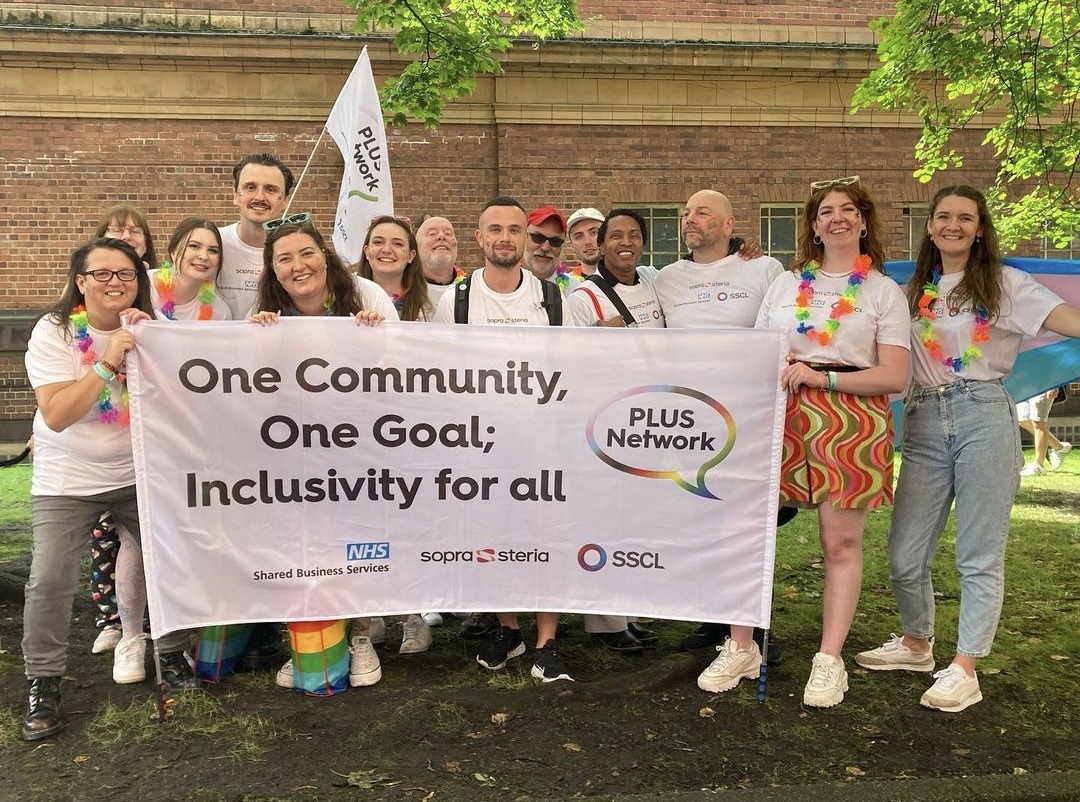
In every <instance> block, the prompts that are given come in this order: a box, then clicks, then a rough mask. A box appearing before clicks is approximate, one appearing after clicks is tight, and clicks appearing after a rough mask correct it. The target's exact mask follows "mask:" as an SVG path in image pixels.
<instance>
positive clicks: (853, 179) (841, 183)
mask: <svg viewBox="0 0 1080 802" xmlns="http://www.w3.org/2000/svg"><path fill="white" fill-rule="evenodd" d="M858 183H859V177H858V176H857V175H849V176H847V177H846V178H831V179H829V180H828V181H811V182H810V189H825V188H826V187H849V186H851V185H852V184H858Z"/></svg>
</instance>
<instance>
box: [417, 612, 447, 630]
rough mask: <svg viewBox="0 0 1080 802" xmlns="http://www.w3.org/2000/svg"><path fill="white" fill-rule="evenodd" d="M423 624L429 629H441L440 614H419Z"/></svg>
mask: <svg viewBox="0 0 1080 802" xmlns="http://www.w3.org/2000/svg"><path fill="white" fill-rule="evenodd" d="M420 615H421V617H422V618H423V619H424V623H425V624H427V625H428V626H429V627H441V626H442V625H443V620H442V613H421V614H420Z"/></svg>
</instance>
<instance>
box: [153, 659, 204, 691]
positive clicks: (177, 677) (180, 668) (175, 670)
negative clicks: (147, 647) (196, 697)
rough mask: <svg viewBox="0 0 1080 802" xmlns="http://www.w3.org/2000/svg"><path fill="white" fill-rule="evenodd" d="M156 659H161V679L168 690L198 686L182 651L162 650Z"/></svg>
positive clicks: (192, 688)
mask: <svg viewBox="0 0 1080 802" xmlns="http://www.w3.org/2000/svg"><path fill="white" fill-rule="evenodd" d="M158 659H159V660H160V661H161V681H162V682H164V683H165V684H166V685H167V686H168V688H169V690H170V691H194V690H196V689H197V688H198V687H199V681H198V680H197V679H196V678H195V672H194V671H192V670H191V663H189V662H188V660H187V657H186V656H185V655H184V653H183V652H182V651H180V652H162V653H161V655H160V657H159V658H158Z"/></svg>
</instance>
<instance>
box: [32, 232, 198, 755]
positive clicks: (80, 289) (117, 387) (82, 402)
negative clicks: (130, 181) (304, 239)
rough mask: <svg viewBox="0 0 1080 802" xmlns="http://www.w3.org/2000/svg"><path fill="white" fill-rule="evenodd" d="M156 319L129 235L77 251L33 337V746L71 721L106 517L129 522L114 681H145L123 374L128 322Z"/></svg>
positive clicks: (170, 640)
mask: <svg viewBox="0 0 1080 802" xmlns="http://www.w3.org/2000/svg"><path fill="white" fill-rule="evenodd" d="M152 316H153V308H152V307H151V305H150V282H149V278H148V276H147V273H146V271H145V270H144V269H143V265H142V260H141V259H140V258H139V255H138V254H137V253H136V252H135V251H134V250H132V248H131V247H130V246H129V245H127V244H126V243H125V242H122V241H120V240H115V239H95V240H92V241H91V242H89V243H87V244H86V245H83V246H82V247H80V248H79V249H77V250H76V251H75V252H74V253H73V254H72V256H71V264H70V268H69V271H68V277H67V285H66V287H65V289H64V292H63V295H62V296H61V298H60V300H59V301H58V302H57V303H56V305H55V306H53V308H52V309H51V310H50V311H48V312H46V313H45V315H43V316H42V317H41V319H39V320H38V322H37V323H36V324H35V326H34V329H33V333H32V334H31V336H30V342H29V345H28V348H27V353H26V372H27V375H28V376H29V378H30V384H31V386H32V387H33V388H34V395H35V398H36V400H37V405H38V409H37V412H36V414H35V416H34V439H35V454H34V475H33V479H32V484H31V519H32V525H33V549H32V562H31V566H30V579H29V581H28V582H27V585H26V599H25V606H24V608H23V642H22V650H23V658H24V660H25V663H26V676H27V677H28V678H29V681H30V688H29V696H30V700H29V708H28V712H27V715H26V718H25V719H24V721H23V726H22V737H23V738H24V739H26V740H31V741H32V740H37V739H40V738H47V737H49V736H50V735H52V734H54V733H56V732H58V731H59V730H60V729H62V728H63V726H64V722H63V718H62V717H61V712H60V678H61V676H62V675H63V673H64V670H65V669H66V668H67V644H68V631H69V629H70V625H71V603H72V599H73V597H74V594H75V584H76V582H77V581H78V578H79V568H80V558H81V556H82V552H83V549H84V548H85V543H86V540H87V536H88V533H89V532H90V530H91V528H92V527H93V525H94V523H95V522H96V521H97V520H98V519H99V518H100V517H101V516H102V514H104V513H111V514H112V515H113V517H114V518H115V520H116V522H117V524H119V532H120V533H121V534H120V538H121V541H122V542H123V548H121V549H120V556H119V565H117V569H116V582H117V599H118V602H119V611H120V620H121V624H122V627H123V633H122V634H123V639H122V640H121V641H120V644H119V645H118V646H117V657H116V660H115V662H114V665H113V679H114V680H115V681H117V682H121V683H127V682H138V681H140V680H142V679H144V678H145V676H146V667H145V662H144V654H145V648H146V635H145V634H144V633H143V614H144V610H145V607H146V587H145V584H144V581H143V577H142V551H141V549H140V546H139V540H138V538H139V516H138V510H137V508H136V502H135V468H134V464H133V460H132V451H131V436H130V433H129V431H128V397H127V386H126V384H125V371H124V368H125V365H124V360H125V358H126V355H127V353H128V351H130V350H131V349H132V347H134V345H135V338H134V337H133V335H132V333H131V332H130V331H127V330H125V329H123V328H122V327H121V324H122V323H125V322H126V323H128V324H133V323H136V322H138V321H140V320H149V319H150V318H151V317H152ZM185 642H186V637H185V635H184V633H182V632H181V633H173V634H170V635H169V636H166V637H165V638H162V639H161V643H160V644H159V645H160V647H161V649H162V651H163V652H164V653H165V654H169V655H173V656H179V659H180V660H183V657H182V650H183V648H184V646H185ZM188 677H190V670H189V671H188Z"/></svg>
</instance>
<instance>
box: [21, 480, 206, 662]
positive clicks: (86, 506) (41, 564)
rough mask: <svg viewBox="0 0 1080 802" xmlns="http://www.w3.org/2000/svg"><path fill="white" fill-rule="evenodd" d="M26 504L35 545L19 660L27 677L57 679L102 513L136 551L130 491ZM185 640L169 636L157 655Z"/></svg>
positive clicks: (135, 517)
mask: <svg viewBox="0 0 1080 802" xmlns="http://www.w3.org/2000/svg"><path fill="white" fill-rule="evenodd" d="M30 504H31V507H30V509H31V522H32V524H33V529H34V544H33V550H32V552H31V554H32V562H31V564H30V579H29V581H28V582H27V583H26V597H25V602H24V606H23V640H22V650H23V660H24V661H25V663H26V676H27V677H30V678H31V679H33V678H34V677H59V676H61V675H62V674H63V673H64V671H65V669H66V668H67V648H68V634H69V632H70V630H71V604H72V601H73V600H74V598H75V589H76V586H77V585H78V584H79V569H80V564H81V562H82V558H83V555H84V554H86V553H87V544H88V543H89V542H90V537H91V533H92V532H93V528H94V524H95V523H97V521H98V518H100V517H101V515H102V513H104V512H112V514H113V517H114V519H115V520H116V523H117V524H119V525H120V526H123V527H125V528H126V529H127V530H128V531H129V532H130V533H131V535H132V537H133V538H135V544H134V545H135V547H136V548H138V545H139V544H138V539H139V511H138V508H137V507H136V504H135V487H134V485H132V486H131V487H124V488H121V489H119V490H110V491H108V492H106V493H99V494H97V495H94V496H81V497H74V496H32V497H31V499H30ZM130 547H131V546H130V545H129V546H128V548H130ZM187 642H188V635H187V632H185V631H180V632H170V633H169V634H168V635H166V636H165V637H163V638H161V639H159V642H158V645H159V647H160V649H161V650H162V651H177V650H180V649H184V648H185V647H186V646H187Z"/></svg>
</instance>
